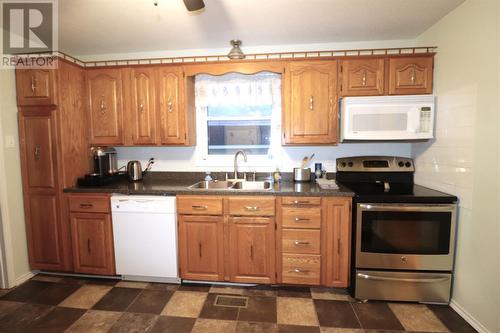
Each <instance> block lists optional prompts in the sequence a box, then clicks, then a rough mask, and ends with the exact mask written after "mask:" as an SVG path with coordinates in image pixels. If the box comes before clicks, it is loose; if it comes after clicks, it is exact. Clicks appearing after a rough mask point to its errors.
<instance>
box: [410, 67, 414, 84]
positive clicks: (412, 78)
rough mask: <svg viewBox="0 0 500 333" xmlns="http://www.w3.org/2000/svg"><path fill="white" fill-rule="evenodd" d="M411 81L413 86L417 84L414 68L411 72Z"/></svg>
mask: <svg viewBox="0 0 500 333" xmlns="http://www.w3.org/2000/svg"><path fill="white" fill-rule="evenodd" d="M410 81H411V84H415V68H413V69H412V71H411V77H410Z"/></svg>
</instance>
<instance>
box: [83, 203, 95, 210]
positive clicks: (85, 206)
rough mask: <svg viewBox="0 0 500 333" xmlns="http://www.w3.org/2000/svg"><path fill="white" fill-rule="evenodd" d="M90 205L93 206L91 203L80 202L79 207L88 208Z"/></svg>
mask: <svg viewBox="0 0 500 333" xmlns="http://www.w3.org/2000/svg"><path fill="white" fill-rule="evenodd" d="M92 207H94V205H93V204H91V203H81V204H80V208H85V209H88V208H92Z"/></svg>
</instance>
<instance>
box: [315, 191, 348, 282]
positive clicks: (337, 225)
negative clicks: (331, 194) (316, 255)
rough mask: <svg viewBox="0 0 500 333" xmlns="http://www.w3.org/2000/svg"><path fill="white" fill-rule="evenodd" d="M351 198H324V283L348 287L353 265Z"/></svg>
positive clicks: (322, 240)
mask: <svg viewBox="0 0 500 333" xmlns="http://www.w3.org/2000/svg"><path fill="white" fill-rule="evenodd" d="M351 201H352V200H351V198H324V199H323V211H324V212H325V218H324V219H323V225H322V230H321V233H322V239H321V242H322V243H323V258H322V259H323V262H322V266H323V267H322V273H323V274H322V284H323V285H325V286H329V287H339V288H340V287H343V288H345V287H348V286H349V274H350V267H351V229H352V224H351Z"/></svg>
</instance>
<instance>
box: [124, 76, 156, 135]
mask: <svg viewBox="0 0 500 333" xmlns="http://www.w3.org/2000/svg"><path fill="white" fill-rule="evenodd" d="M155 81H156V80H155V71H154V69H153V68H151V67H148V68H132V69H131V70H130V92H131V96H130V99H131V100H130V105H129V106H128V109H129V122H128V125H127V126H128V127H129V129H130V130H131V131H132V144H134V145H152V144H155V143H156V100H155V87H156V84H155V83H156V82H155Z"/></svg>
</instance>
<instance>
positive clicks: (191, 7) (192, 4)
mask: <svg viewBox="0 0 500 333" xmlns="http://www.w3.org/2000/svg"><path fill="white" fill-rule="evenodd" d="M183 1H184V4H185V5H186V8H187V10H188V11H190V12H195V11H197V10H200V9H203V8H205V3H204V2H203V0H183Z"/></svg>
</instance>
